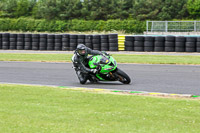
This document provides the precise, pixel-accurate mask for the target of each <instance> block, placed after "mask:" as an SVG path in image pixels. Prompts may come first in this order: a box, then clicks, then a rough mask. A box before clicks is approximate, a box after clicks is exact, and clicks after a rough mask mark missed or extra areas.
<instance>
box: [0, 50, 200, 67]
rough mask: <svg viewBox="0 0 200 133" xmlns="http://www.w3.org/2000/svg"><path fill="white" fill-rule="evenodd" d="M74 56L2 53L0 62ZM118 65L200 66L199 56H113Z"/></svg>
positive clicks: (65, 60) (65, 59)
mask: <svg viewBox="0 0 200 133" xmlns="http://www.w3.org/2000/svg"><path fill="white" fill-rule="evenodd" d="M71 57H72V54H20V53H0V61H40V62H71ZM113 57H114V58H115V59H116V60H117V62H118V63H142V64H194V65H200V56H199V55H193V56H188V55H182V56H180V55H179V56H177V55H176V56H172V55H131V54H113Z"/></svg>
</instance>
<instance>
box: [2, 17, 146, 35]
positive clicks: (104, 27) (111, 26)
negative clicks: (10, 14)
mask: <svg viewBox="0 0 200 133" xmlns="http://www.w3.org/2000/svg"><path fill="white" fill-rule="evenodd" d="M8 30H9V31H24V32H25V31H32V32H33V31H37V32H44V31H47V32H66V31H81V32H83V31H113V30H115V31H124V32H126V33H142V32H143V31H145V22H141V21H137V20H119V19H117V20H107V21H103V20H98V21H94V20H77V19H74V20H68V21H61V20H52V21H48V20H44V19H31V18H18V19H10V18H1V19H0V31H8Z"/></svg>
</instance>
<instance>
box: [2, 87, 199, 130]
mask: <svg viewBox="0 0 200 133" xmlns="http://www.w3.org/2000/svg"><path fill="white" fill-rule="evenodd" d="M199 110H200V100H190V99H168V98H157V97H148V96H135V95H114V94H103V93H94V92H93V93H91V92H82V91H78V90H64V89H60V88H56V87H39V86H24V85H5V84H0V125H1V126H0V132H2V133H13V132H15V133H21V132H28V133H32V132H33V133H34V132H44V133H51V132H52V133H64V132H73V133H82V132H85V133H88V132H97V133H98V132H99V133H100V132H102V133H106V132H109V133H122V132H124V133H127V132H136V133H137V132H138V133H151V132H152V133H160V132H162V133H183V132H188V133H191V132H199V130H200V127H199V124H200V119H199V117H200V112H199Z"/></svg>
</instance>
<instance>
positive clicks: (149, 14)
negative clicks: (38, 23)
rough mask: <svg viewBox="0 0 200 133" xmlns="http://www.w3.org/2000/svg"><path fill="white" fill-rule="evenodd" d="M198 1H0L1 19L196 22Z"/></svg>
mask: <svg viewBox="0 0 200 133" xmlns="http://www.w3.org/2000/svg"><path fill="white" fill-rule="evenodd" d="M199 16H200V0H0V18H20V17H30V18H34V19H46V20H73V19H83V20H110V19H120V20H125V19H135V20H140V21H143V20H172V19H179V20H180V19H198V18H199Z"/></svg>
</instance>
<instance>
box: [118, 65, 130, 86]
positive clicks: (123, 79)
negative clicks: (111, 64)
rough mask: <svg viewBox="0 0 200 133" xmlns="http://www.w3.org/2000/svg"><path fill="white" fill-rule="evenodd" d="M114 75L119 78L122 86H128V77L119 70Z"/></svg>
mask: <svg viewBox="0 0 200 133" xmlns="http://www.w3.org/2000/svg"><path fill="white" fill-rule="evenodd" d="M116 74H117V75H118V77H119V81H120V82H122V83H123V84H129V83H130V82H131V79H130V77H129V76H128V75H127V74H126V73H125V72H123V71H122V70H120V69H119V68H118V69H117V71H116Z"/></svg>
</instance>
